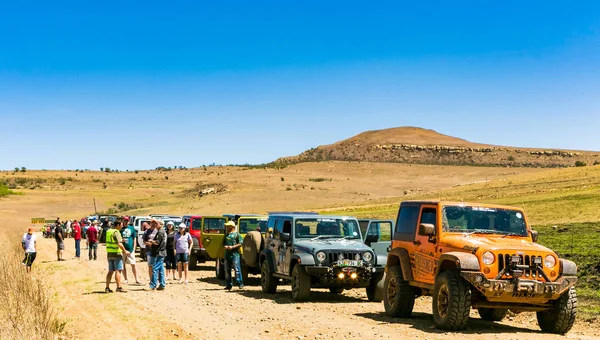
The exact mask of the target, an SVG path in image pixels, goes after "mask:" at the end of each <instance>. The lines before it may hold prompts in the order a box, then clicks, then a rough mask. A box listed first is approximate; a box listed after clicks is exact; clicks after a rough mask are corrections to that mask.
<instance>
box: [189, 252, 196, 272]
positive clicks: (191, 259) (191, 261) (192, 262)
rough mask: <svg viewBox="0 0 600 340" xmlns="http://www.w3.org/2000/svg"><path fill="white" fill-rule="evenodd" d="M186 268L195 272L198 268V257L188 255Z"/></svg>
mask: <svg viewBox="0 0 600 340" xmlns="http://www.w3.org/2000/svg"><path fill="white" fill-rule="evenodd" d="M188 268H189V269H190V270H196V269H197V268H198V256H196V255H190V257H189V260H188Z"/></svg>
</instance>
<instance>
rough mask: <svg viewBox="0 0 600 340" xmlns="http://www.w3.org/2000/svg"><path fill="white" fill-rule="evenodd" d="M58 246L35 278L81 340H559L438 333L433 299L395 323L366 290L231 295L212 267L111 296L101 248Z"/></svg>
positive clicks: (529, 326)
mask: <svg viewBox="0 0 600 340" xmlns="http://www.w3.org/2000/svg"><path fill="white" fill-rule="evenodd" d="M40 236H41V235H40ZM40 238H41V237H40ZM55 246H56V245H55V242H54V240H52V239H43V238H41V240H40V241H39V244H38V251H39V256H38V260H37V262H36V266H37V267H38V268H37V272H36V271H35V270H34V275H36V278H37V279H41V280H43V281H44V282H45V283H46V284H48V285H50V286H51V288H50V291H51V292H53V295H52V299H53V300H54V301H55V302H56V305H57V306H58V308H59V309H60V310H59V313H60V316H61V317H62V318H63V319H64V320H66V321H67V328H66V329H67V331H68V332H69V334H70V335H71V336H73V337H75V338H82V339H105V338H106V337H107V336H110V337H112V338H120V339H136V338H144V339H159V338H180V339H226V338H229V339H231V338H232V337H234V336H238V338H239V337H240V336H241V338H243V339H264V338H280V339H282V338H283V339H328V338H329V339H351V338H363V339H398V338H420V339H455V338H456V337H467V338H469V339H490V338H494V339H519V338H524V337H527V338H528V339H532V338H533V339H538V338H539V339H542V338H543V339H552V338H561V337H558V336H552V335H547V334H542V333H541V332H540V331H539V329H538V327H537V325H536V322H535V314H533V313H524V314H520V315H518V316H516V317H514V318H510V319H509V320H507V321H505V322H500V323H490V322H484V321H481V320H480V319H479V318H478V316H477V313H476V312H474V313H473V314H472V320H471V322H470V325H469V328H468V329H467V330H466V331H464V332H460V333H445V332H443V331H439V330H437V329H435V328H434V327H433V323H432V320H431V314H430V313H431V311H430V303H431V300H430V299H428V298H420V299H418V300H417V303H416V305H415V310H414V315H413V318H411V319H393V318H389V317H387V316H385V315H384V313H383V305H382V304H381V303H371V302H368V300H367V298H366V294H365V292H364V290H350V291H345V292H344V293H343V294H342V295H334V294H331V293H329V291H326V290H315V291H314V292H313V294H312V296H311V300H310V302H306V303H294V302H293V301H292V299H291V293H290V289H289V286H280V288H279V289H278V293H277V294H275V295H267V294H263V293H262V292H261V289H260V279H259V277H258V276H251V278H250V280H249V282H247V287H246V289H245V290H244V291H239V290H236V289H235V288H234V290H232V291H231V292H226V291H224V290H223V286H222V282H220V281H218V280H217V279H215V277H214V265H213V264H214V262H208V263H206V264H205V265H203V266H201V267H200V269H199V270H196V271H193V272H191V278H190V283H189V284H188V285H181V284H178V283H172V282H171V281H168V285H167V289H166V290H164V291H144V290H143V288H144V287H142V286H134V285H129V286H128V293H126V294H119V293H112V294H105V293H104V292H103V291H104V278H105V275H106V273H107V269H106V267H107V265H106V253H105V248H104V247H103V246H100V247H99V259H98V261H88V260H87V253H86V250H85V242H82V253H83V255H82V259H81V260H76V259H73V255H74V242H73V240H72V239H68V240H67V241H66V249H67V250H66V256H65V258H66V259H68V260H67V261H64V262H56V255H55ZM138 268H139V269H138V271H139V273H140V274H141V276H140V277H141V278H142V279H143V280H144V281H145V282H148V276H147V265H146V263H145V262H142V263H138ZM34 269H35V268H34ZM42 274H43V275H42ZM132 281H133V280H132ZM112 286H113V288H114V283H113V285H112ZM125 320H126V321H125ZM106 322H108V323H110V324H113V325H117V326H116V327H112V328H111V329H110V330H109V329H108V328H107V327H105V326H104V325H105V324H106ZM119 325H122V326H119ZM109 333H110V334H109ZM597 334H600V325H597V324H593V323H591V322H586V321H585V320H582V319H579V320H578V322H577V324H576V325H575V327H574V328H573V330H572V331H571V332H570V333H569V334H568V335H567V338H573V339H592V338H598V337H597Z"/></svg>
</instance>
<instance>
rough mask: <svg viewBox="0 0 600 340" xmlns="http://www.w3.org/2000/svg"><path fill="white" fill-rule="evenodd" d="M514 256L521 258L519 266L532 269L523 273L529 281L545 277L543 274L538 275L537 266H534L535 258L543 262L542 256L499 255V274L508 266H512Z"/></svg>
mask: <svg viewBox="0 0 600 340" xmlns="http://www.w3.org/2000/svg"><path fill="white" fill-rule="evenodd" d="M513 256H519V257H520V258H521V261H520V263H519V264H520V265H524V266H527V267H529V268H530V269H526V270H524V271H523V277H525V278H529V279H539V278H542V277H543V276H542V274H541V273H538V270H537V268H536V265H535V264H534V259H535V258H538V260H539V261H541V260H542V257H541V256H529V255H516V254H498V272H501V271H502V270H503V269H504V268H505V267H506V266H508V265H510V260H511V257H513ZM509 274H510V273H507V275H509Z"/></svg>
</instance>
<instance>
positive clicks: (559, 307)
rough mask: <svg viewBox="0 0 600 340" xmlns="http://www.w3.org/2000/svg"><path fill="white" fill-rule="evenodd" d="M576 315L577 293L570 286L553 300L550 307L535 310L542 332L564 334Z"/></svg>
mask: <svg viewBox="0 0 600 340" xmlns="http://www.w3.org/2000/svg"><path fill="white" fill-rule="evenodd" d="M576 315H577V293H576V292H575V288H573V287H571V288H570V289H569V290H568V291H566V292H564V293H563V295H561V296H560V297H559V298H558V299H557V300H556V301H554V305H553V307H552V309H550V310H547V311H544V312H537V320H538V325H539V326H540V328H541V329H542V331H543V332H545V333H554V334H565V333H567V332H568V331H570V330H571V327H573V323H574V322H575V317H576Z"/></svg>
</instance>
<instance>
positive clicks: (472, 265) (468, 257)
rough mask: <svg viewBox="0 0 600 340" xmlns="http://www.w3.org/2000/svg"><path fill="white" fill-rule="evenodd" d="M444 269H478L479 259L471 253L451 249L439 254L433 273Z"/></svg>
mask: <svg viewBox="0 0 600 340" xmlns="http://www.w3.org/2000/svg"><path fill="white" fill-rule="evenodd" d="M444 270H457V271H463V270H464V271H480V267H479V259H478V258H477V256H475V255H473V254H471V253H463V252H459V251H452V252H448V253H445V254H442V255H441V256H440V259H439V260H438V266H437V269H436V271H435V274H436V276H437V274H439V273H440V272H442V271H444Z"/></svg>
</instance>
